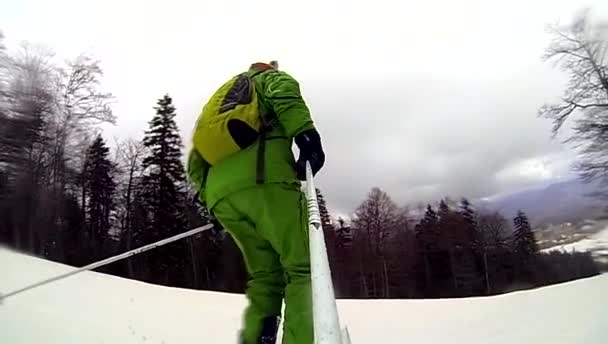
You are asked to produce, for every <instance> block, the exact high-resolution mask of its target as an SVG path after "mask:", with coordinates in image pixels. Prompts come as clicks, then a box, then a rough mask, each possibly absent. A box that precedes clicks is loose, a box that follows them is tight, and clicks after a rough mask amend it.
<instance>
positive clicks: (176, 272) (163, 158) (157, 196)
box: [139, 95, 187, 285]
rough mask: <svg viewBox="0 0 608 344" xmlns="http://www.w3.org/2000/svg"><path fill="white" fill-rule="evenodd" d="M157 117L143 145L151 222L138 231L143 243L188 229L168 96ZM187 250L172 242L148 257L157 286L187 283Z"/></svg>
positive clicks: (160, 103)
mask: <svg viewBox="0 0 608 344" xmlns="http://www.w3.org/2000/svg"><path fill="white" fill-rule="evenodd" d="M157 105H158V106H157V107H155V108H154V109H155V110H156V115H155V116H154V117H153V118H152V120H151V121H150V122H149V124H150V129H149V130H148V131H146V133H145V137H144V141H143V142H144V146H145V147H146V148H147V149H148V155H147V156H146V157H145V158H144V160H143V162H142V165H143V169H144V176H143V179H142V195H143V199H144V203H145V209H146V214H147V218H148V219H149V221H147V222H148V223H147V224H146V225H145V228H141V227H140V228H139V231H140V235H139V237H140V238H141V239H140V240H142V241H143V243H150V242H154V241H157V240H160V239H164V238H167V237H169V236H172V235H175V234H178V233H181V232H183V231H185V230H186V229H187V218H186V202H187V191H186V187H187V185H186V178H185V169H184V166H183V164H182V162H181V160H180V158H181V149H182V147H183V145H182V142H181V138H180V136H179V131H178V128H177V125H176V123H175V120H174V118H175V107H174V106H173V104H172V99H171V97H169V95H165V96H164V97H163V98H161V99H159V100H158V102H157ZM186 256H187V250H186V248H185V247H184V243H183V242H177V243H172V244H171V245H169V246H164V247H161V248H159V249H157V250H155V251H154V252H152V254H149V258H150V259H149V261H148V266H147V268H148V269H150V277H152V278H153V280H154V281H155V282H157V283H164V284H168V283H171V284H172V285H181V283H183V281H185V276H184V272H185V266H184V264H185V262H186Z"/></svg>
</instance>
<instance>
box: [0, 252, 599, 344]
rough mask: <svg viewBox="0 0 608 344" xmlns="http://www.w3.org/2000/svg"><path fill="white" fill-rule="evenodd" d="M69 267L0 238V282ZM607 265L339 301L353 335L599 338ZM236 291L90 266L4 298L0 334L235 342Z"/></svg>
mask: <svg viewBox="0 0 608 344" xmlns="http://www.w3.org/2000/svg"><path fill="white" fill-rule="evenodd" d="M69 269H71V268H70V267H68V266H65V265H60V264H56V263H51V262H48V261H45V260H40V259H37V258H33V257H29V256H24V255H21V254H17V253H14V252H11V251H9V250H6V249H3V248H0V291H4V292H7V291H9V290H13V289H15V288H18V287H21V286H23V285H24V284H28V283H30V282H34V281H38V280H39V279H42V278H45V277H49V276H53V275H55V274H58V273H62V272H65V271H67V270H69ZM607 290H608V275H602V276H598V277H594V278H589V279H586V280H579V281H574V282H570V283H566V284H562V285H559V286H552V287H547V288H543V289H537V290H533V291H525V292H517V293H512V294H509V295H503V296H498V297H489V298H470V299H445V300H416V301H414V300H378V301H354V300H341V301H339V312H340V316H341V320H342V322H344V323H346V324H347V325H348V327H349V331H350V334H351V339H352V341H353V344H357V343H359V344H361V343H383V344H391V343H395V344H397V343H399V344H402V343H437V344H440V343H441V344H444V343H450V344H458V343H467V344H468V343H495V344H497V343H505V344H506V343H509V344H510V343H551V344H559V343H589V344H592V343H598V344H599V343H608V295H607V292H606V291H607ZM244 306H245V299H244V298H243V296H241V295H229V294H222V293H214V292H200V291H189V290H182V289H174V288H165V287H160V286H154V285H149V284H145V283H141V282H135V281H131V280H127V279H121V278H117V277H112V276H108V275H104V274H99V273H95V272H87V273H82V274H78V275H75V276H72V277H69V278H68V279H65V280H61V281H59V282H55V283H53V284H50V285H47V286H43V287H41V288H39V289H35V290H31V291H28V292H25V293H23V294H20V295H17V296H15V297H13V298H9V299H7V300H5V301H4V303H3V304H2V305H0V343H11V344H20V343H51V344H52V343H62V344H69V343H78V344H86V343H112V344H118V343H159V344H160V343H165V344H169V343H179V344H187V343H193V344H194V343H197V344H200V343H206V344H214V343H217V344H220V343H221V344H235V343H236V329H237V328H238V327H239V324H240V313H241V310H242V308H243V307H244Z"/></svg>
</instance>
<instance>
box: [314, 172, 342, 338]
mask: <svg viewBox="0 0 608 344" xmlns="http://www.w3.org/2000/svg"><path fill="white" fill-rule="evenodd" d="M306 194H307V198H308V233H309V234H308V235H309V240H310V268H311V279H312V306H313V307H312V308H313V324H314V338H315V344H342V339H341V331H340V321H339V318H338V310H337V307H336V299H335V296H334V288H333V284H332V279H331V271H330V269H329V260H328V258H327V248H326V246H325V237H324V235H323V226H322V223H321V216H320V214H319V204H318V203H317V192H316V188H315V185H314V181H313V174H312V168H311V167H310V163H309V162H306Z"/></svg>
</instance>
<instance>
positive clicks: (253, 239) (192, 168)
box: [188, 64, 314, 344]
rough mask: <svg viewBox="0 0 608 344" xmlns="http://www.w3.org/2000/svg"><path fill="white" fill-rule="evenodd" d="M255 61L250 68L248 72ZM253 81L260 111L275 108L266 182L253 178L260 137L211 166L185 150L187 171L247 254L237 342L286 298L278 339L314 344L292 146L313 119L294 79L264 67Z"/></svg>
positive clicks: (256, 330)
mask: <svg viewBox="0 0 608 344" xmlns="http://www.w3.org/2000/svg"><path fill="white" fill-rule="evenodd" d="M260 65H262V64H254V65H252V67H251V69H250V72H253V71H255V70H256V68H259V67H260ZM264 66H265V65H264ZM253 81H254V82H255V84H256V90H257V92H258V97H259V101H260V104H261V106H262V111H269V112H272V113H274V114H275V115H276V118H277V120H278V121H277V123H275V125H274V126H273V129H272V131H270V132H269V134H268V135H267V139H266V141H265V159H264V160H265V161H264V167H265V168H264V183H262V184H260V183H256V176H257V174H256V172H257V171H256V162H257V159H258V145H259V142H260V140H258V141H257V142H256V143H255V144H253V145H251V146H249V147H247V148H245V149H244V150H242V151H240V152H239V153H236V154H235V155H232V156H230V157H228V158H226V159H224V160H223V161H221V162H220V163H218V164H216V165H214V166H213V167H209V166H208V165H207V164H206V163H205V162H204V161H203V160H202V159H201V158H200V156H199V155H198V154H197V153H196V151H191V152H190V156H189V159H188V174H189V176H190V180H191V181H192V182H193V183H194V185H195V186H196V187H197V189H198V190H199V198H200V200H201V201H202V202H203V203H204V204H206V206H207V208H208V209H210V210H211V211H212V213H213V214H214V215H215V217H216V218H217V219H218V220H219V221H220V223H221V224H222V225H223V226H224V228H225V229H226V231H227V232H228V233H229V234H230V235H231V236H232V237H233V238H234V240H235V242H236V243H237V245H238V246H239V248H240V249H241V251H242V253H243V257H244V259H245V265H246V268H247V272H248V274H249V280H248V283H247V291H246V295H247V298H248V301H249V304H248V306H247V308H246V310H245V312H244V317H243V322H244V324H243V329H242V331H241V338H240V340H241V343H242V344H254V343H258V338H259V337H260V333H261V331H262V327H263V321H264V319H265V318H267V317H269V316H279V315H280V314H281V308H282V301H283V297H284V298H285V304H286V307H285V319H284V320H285V323H284V327H283V344H312V342H313V325H312V295H311V284H310V283H311V280H310V260H309V246H308V225H307V222H308V221H307V218H308V215H307V207H306V199H305V196H304V194H303V193H302V191H301V183H300V181H299V180H298V178H297V177H296V171H295V169H294V166H295V159H294V156H293V153H292V150H291V147H292V142H293V138H294V137H295V136H297V135H298V134H299V133H301V132H303V131H305V130H308V129H313V128H314V124H313V121H312V119H311V115H310V112H309V109H308V107H307V105H306V104H305V102H304V100H303V99H302V96H301V93H300V88H299V85H298V82H297V81H296V80H295V79H294V78H292V77H291V76H290V75H288V74H287V73H285V72H283V71H278V70H269V71H265V72H263V73H258V74H255V76H254V77H253ZM205 170H207V172H208V174H207V177H206V180H204V175H205Z"/></svg>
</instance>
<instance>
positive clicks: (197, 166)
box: [186, 148, 210, 206]
mask: <svg viewBox="0 0 608 344" xmlns="http://www.w3.org/2000/svg"><path fill="white" fill-rule="evenodd" d="M186 168H187V174H188V179H189V180H190V183H191V184H192V185H193V186H194V189H195V190H196V192H197V197H198V201H199V202H200V203H201V204H202V205H203V206H205V204H206V200H205V177H206V176H207V172H208V171H209V168H210V165H209V163H207V162H206V161H205V159H203V158H202V157H201V155H200V154H199V153H198V152H197V151H196V149H194V148H192V149H191V150H190V153H189V154H188V162H187V165H186Z"/></svg>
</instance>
